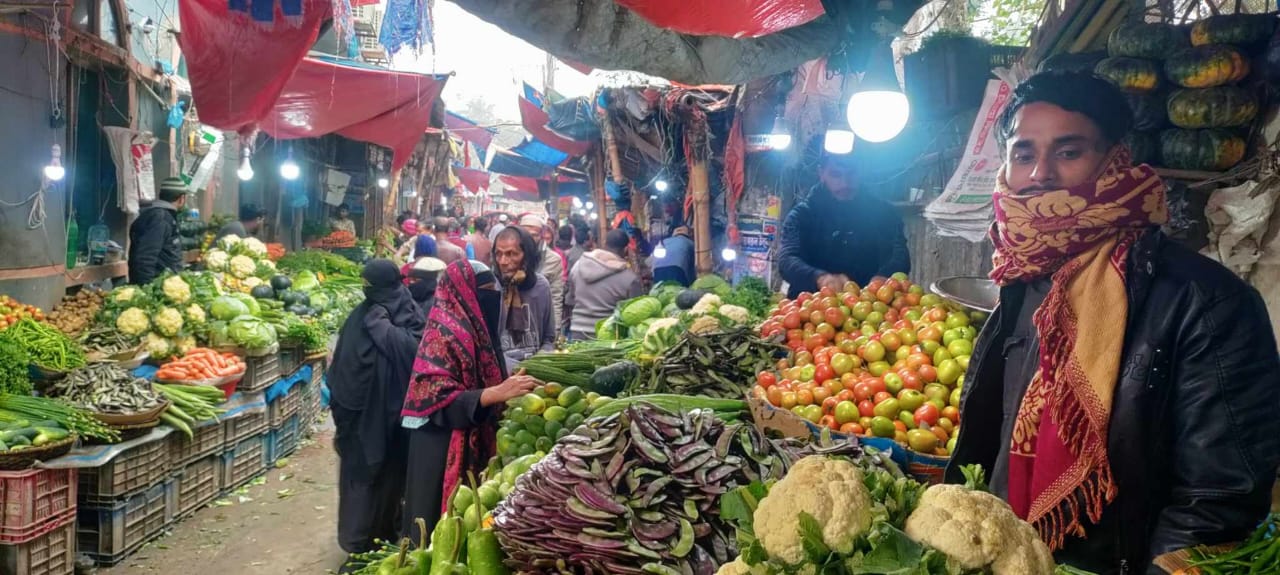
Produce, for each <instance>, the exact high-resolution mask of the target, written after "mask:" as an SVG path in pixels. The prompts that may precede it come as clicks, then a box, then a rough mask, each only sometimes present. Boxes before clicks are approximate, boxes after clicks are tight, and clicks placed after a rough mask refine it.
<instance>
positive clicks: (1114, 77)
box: [1093, 57, 1160, 92]
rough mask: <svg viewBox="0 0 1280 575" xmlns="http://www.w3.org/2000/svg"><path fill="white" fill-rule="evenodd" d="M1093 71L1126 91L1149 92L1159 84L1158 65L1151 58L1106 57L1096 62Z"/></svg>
mask: <svg viewBox="0 0 1280 575" xmlns="http://www.w3.org/2000/svg"><path fill="white" fill-rule="evenodd" d="M1093 73H1094V74H1097V75H1098V76H1101V77H1102V78H1103V79H1104V80H1106V81H1108V82H1111V83H1112V84H1115V85H1116V87H1118V88H1120V89H1121V90H1125V91H1128V92H1150V91H1152V90H1155V89H1156V86H1159V85H1160V67H1159V66H1158V65H1156V63H1155V62H1152V61H1151V60H1142V59H1139V58H1126V57H1118V58H1107V59H1105V60H1103V61H1101V62H1098V65H1097V66H1095V67H1094V69H1093Z"/></svg>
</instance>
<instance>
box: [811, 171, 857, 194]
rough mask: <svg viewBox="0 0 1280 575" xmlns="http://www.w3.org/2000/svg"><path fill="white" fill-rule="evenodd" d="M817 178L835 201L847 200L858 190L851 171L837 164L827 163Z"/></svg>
mask: <svg viewBox="0 0 1280 575" xmlns="http://www.w3.org/2000/svg"><path fill="white" fill-rule="evenodd" d="M818 177H819V178H821V180H822V185H823V186H825V187H826V188H827V191H829V192H831V195H833V196H835V198H836V199H837V200H846V199H849V197H851V196H852V195H853V192H855V191H857V189H858V185H857V183H856V182H855V181H854V173H853V169H852V168H850V167H849V166H844V165H841V164H840V163H838V162H833V161H828V162H827V163H826V164H825V165H823V166H822V169H821V170H820V171H819V172H818Z"/></svg>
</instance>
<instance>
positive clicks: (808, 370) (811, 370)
mask: <svg viewBox="0 0 1280 575" xmlns="http://www.w3.org/2000/svg"><path fill="white" fill-rule="evenodd" d="M817 369H818V368H816V367H814V366H813V365H806V366H804V367H802V368H800V373H799V374H797V375H799V377H796V378H795V379H798V380H800V381H803V382H810V381H813V376H814V375H815V374H816V372H817Z"/></svg>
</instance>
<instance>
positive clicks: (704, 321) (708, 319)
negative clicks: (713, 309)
mask: <svg viewBox="0 0 1280 575" xmlns="http://www.w3.org/2000/svg"><path fill="white" fill-rule="evenodd" d="M718 331H720V320H718V319H716V316H713V315H703V316H698V318H697V319H695V320H693V323H691V324H689V333H692V334H694V335H707V334H709V333H715V332H718Z"/></svg>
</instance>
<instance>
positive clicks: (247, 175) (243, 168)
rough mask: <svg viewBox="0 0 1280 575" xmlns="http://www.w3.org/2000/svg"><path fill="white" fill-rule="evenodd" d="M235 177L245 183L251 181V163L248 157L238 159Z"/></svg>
mask: <svg viewBox="0 0 1280 575" xmlns="http://www.w3.org/2000/svg"><path fill="white" fill-rule="evenodd" d="M236 176H238V177H239V178H240V181H242V182H247V181H249V180H252V179H253V163H251V162H250V161H249V156H248V155H246V156H245V157H244V158H241V159H240V167H239V168H238V169H237V170H236Z"/></svg>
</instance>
